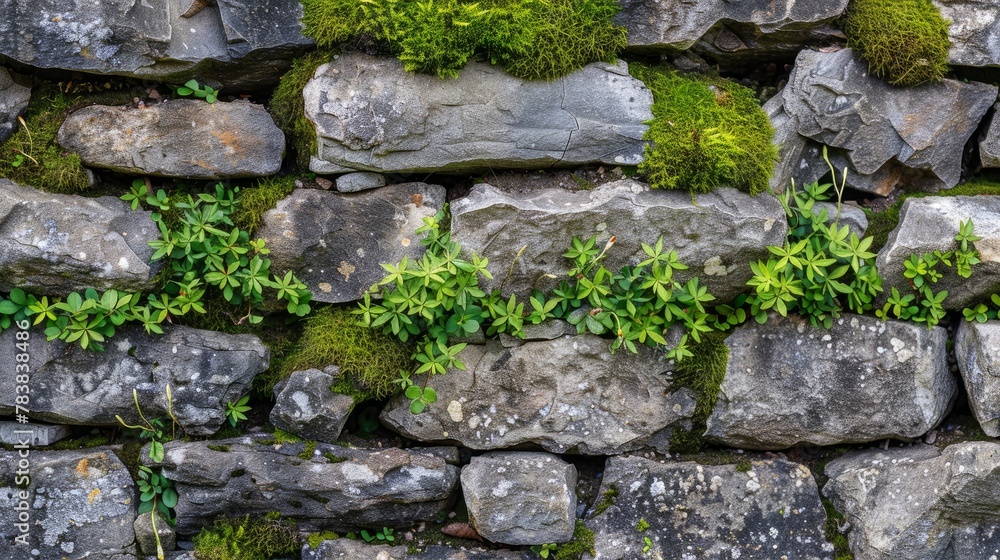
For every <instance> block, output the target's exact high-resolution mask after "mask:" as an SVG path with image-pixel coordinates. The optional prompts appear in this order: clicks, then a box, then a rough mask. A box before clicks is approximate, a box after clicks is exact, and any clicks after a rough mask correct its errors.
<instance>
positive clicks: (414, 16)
mask: <svg viewBox="0 0 1000 560" xmlns="http://www.w3.org/2000/svg"><path fill="white" fill-rule="evenodd" d="M302 7H303V10H304V14H305V15H304V17H303V19H302V21H303V23H304V25H305V33H306V35H309V36H311V37H313V38H314V39H315V40H316V43H317V45H319V46H320V47H333V46H336V45H338V44H340V43H344V42H347V41H350V40H352V39H356V38H363V39H365V40H367V41H376V42H379V43H381V44H384V45H385V46H386V47H387V48H388V50H389V51H390V52H392V53H393V54H395V55H396V56H398V57H399V59H400V60H401V61H402V62H403V67H404V68H405V69H406V70H409V71H416V72H426V73H434V74H437V75H438V76H440V77H442V78H445V77H454V76H456V75H457V74H458V71H459V70H461V69H462V68H463V67H464V66H465V65H466V64H467V63H468V62H469V60H472V59H473V58H475V57H476V56H479V55H482V56H484V57H485V58H487V59H488V60H490V61H491V62H492V63H494V64H500V65H502V66H504V67H505V68H506V69H507V71H508V72H510V73H511V74H513V75H515V76H518V77H521V78H526V79H543V80H546V79H552V78H556V77H559V76H563V75H565V74H568V73H569V72H572V71H573V70H576V69H578V68H581V67H583V66H584V65H585V64H587V63H589V62H596V61H601V60H603V61H609V62H610V61H613V60H614V59H615V57H616V55H617V53H618V51H620V50H621V49H622V48H624V47H625V45H626V39H625V29H624V28H622V27H619V26H616V25H614V24H613V23H612V22H611V21H612V19H613V18H614V16H615V14H617V13H618V11H619V9H620V6H619V5H618V2H617V1H615V0H479V1H472V0H439V1H438V2H433V1H428V2H421V1H419V0H373V1H372V2H356V1H355V0H303V2H302Z"/></svg>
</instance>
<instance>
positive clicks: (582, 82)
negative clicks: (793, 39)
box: [304, 53, 653, 173]
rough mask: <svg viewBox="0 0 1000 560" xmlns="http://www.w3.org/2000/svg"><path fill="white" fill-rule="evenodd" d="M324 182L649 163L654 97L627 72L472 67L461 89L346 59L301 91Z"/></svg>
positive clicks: (398, 68)
mask: <svg viewBox="0 0 1000 560" xmlns="http://www.w3.org/2000/svg"><path fill="white" fill-rule="evenodd" d="M304 96H305V112H306V117H307V118H308V119H309V120H310V121H311V122H312V123H313V124H314V125H315V127H316V133H317V140H318V154H317V155H316V156H315V157H313V159H312V162H311V163H310V169H312V170H313V171H315V172H317V173H344V172H347V171H351V170H362V171H377V172H409V173H412V172H432V171H433V172H442V171H447V172H456V173H458V172H472V171H477V170H485V169H488V168H489V169H537V168H540V167H550V166H554V165H560V166H578V165H580V164H584V163H607V164H619V165H620V164H627V165H636V164H638V163H639V162H640V161H641V160H642V153H643V147H644V145H645V144H644V142H643V141H642V136H643V134H645V132H646V129H647V125H646V124H644V123H645V122H646V121H648V120H650V119H652V118H653V115H652V110H651V106H652V102H653V99H652V94H651V93H650V91H649V90H648V89H646V87H645V85H643V83H642V82H640V81H639V80H637V79H635V78H633V77H631V76H630V75H629V73H628V69H627V67H626V65H625V63H624V62H622V63H619V64H605V63H595V64H590V65H588V66H586V67H584V68H583V69H581V70H578V71H576V72H573V73H572V74H569V75H568V76H565V77H563V78H558V79H555V80H550V81H525V80H521V79H518V78H515V77H513V76H511V75H510V74H508V73H506V72H504V71H503V69H501V68H500V67H498V66H492V65H489V64H486V63H483V62H472V63H470V64H469V65H468V66H466V67H465V69H464V70H462V72H461V73H460V74H459V75H458V77H457V78H456V79H454V80H444V81H442V80H441V79H440V78H438V77H437V76H430V75H425V74H417V73H413V72H404V71H403V64H402V63H401V62H400V61H398V60H394V59H390V58H385V57H382V58H376V57H371V56H367V55H364V54H361V53H350V54H344V55H341V56H340V58H339V59H337V60H336V61H334V62H331V63H329V64H326V65H324V66H321V67H320V68H319V69H318V70H317V71H316V74H315V75H314V77H313V79H312V80H310V82H309V84H308V85H307V86H306V88H305V91H304Z"/></svg>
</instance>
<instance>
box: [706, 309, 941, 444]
mask: <svg viewBox="0 0 1000 560" xmlns="http://www.w3.org/2000/svg"><path fill="white" fill-rule="evenodd" d="M946 339H947V333H946V332H945V329H943V328H941V327H935V328H933V329H931V330H928V329H927V328H926V327H924V326H922V325H920V324H918V323H909V322H901V321H885V322H883V321H881V320H880V319H876V318H874V317H863V316H859V315H852V314H844V315H843V316H841V318H840V319H837V320H835V321H834V324H833V327H832V328H831V329H829V330H825V329H816V328H813V327H812V326H811V325H809V322H808V321H807V320H806V319H803V318H801V317H788V318H782V317H780V316H778V315H772V316H770V317H769V318H768V321H767V323H765V324H763V325H759V324H757V323H755V322H750V323H747V324H746V325H744V326H741V327H738V328H736V330H735V331H734V332H733V334H732V335H731V336H730V337H729V338H727V339H726V346H727V347H728V348H729V363H728V364H727V366H726V377H725V379H724V380H723V382H722V387H721V389H720V391H719V400H718V402H717V403H716V405H715V409H714V410H713V411H712V415H711V417H709V419H708V429H707V430H706V432H705V436H706V437H708V438H710V439H712V440H715V441H718V442H721V443H724V444H726V445H731V446H734V447H745V448H751V449H783V448H786V447H792V446H794V445H798V444H800V443H811V444H816V445H834V444H839V443H862V442H867V441H875V440H880V439H886V438H915V437H920V436H922V435H924V434H925V433H927V432H928V431H930V430H931V429H932V428H933V427H934V426H936V425H937V423H938V422H940V421H941V419H942V418H943V417H944V415H945V414H946V413H947V412H948V410H949V409H950V407H951V404H952V402H953V401H954V399H955V395H956V392H957V382H956V380H955V378H954V376H952V374H951V372H950V371H949V370H948V365H947V361H946V351H945V341H946Z"/></svg>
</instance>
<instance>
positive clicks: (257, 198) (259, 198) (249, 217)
mask: <svg viewBox="0 0 1000 560" xmlns="http://www.w3.org/2000/svg"><path fill="white" fill-rule="evenodd" d="M294 190H295V177H293V176H290V175H289V176H285V177H265V178H263V179H261V180H259V181H258V182H257V185H256V186H253V187H246V188H244V189H241V190H240V204H239V206H237V207H236V210H235V211H234V212H233V215H232V218H231V219H232V220H233V225H235V226H236V227H238V228H240V229H244V230H246V231H248V232H250V234H251V235H253V233H254V232H256V231H257V228H258V227H259V226H260V222H261V221H262V220H263V219H264V212H267V211H268V210H270V209H272V208H274V207H275V205H277V204H278V201H280V200H281V199H282V198H285V197H286V196H288V195H290V194H292V191H294Z"/></svg>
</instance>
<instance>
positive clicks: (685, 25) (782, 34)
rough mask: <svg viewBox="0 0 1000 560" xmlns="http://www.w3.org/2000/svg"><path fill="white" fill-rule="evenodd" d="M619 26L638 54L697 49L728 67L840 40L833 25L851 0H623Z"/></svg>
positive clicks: (838, 32)
mask: <svg viewBox="0 0 1000 560" xmlns="http://www.w3.org/2000/svg"><path fill="white" fill-rule="evenodd" d="M621 4H622V10H621V12H619V13H618V15H617V17H616V18H615V23H617V24H619V25H622V26H624V27H625V28H626V29H628V45H629V48H630V49H632V50H637V51H645V52H648V51H654V52H655V51H664V50H667V51H674V50H687V49H692V50H694V51H695V52H697V53H698V54H700V55H703V56H705V57H707V58H711V59H712V60H713V61H718V62H721V63H723V64H726V63H729V64H735V63H740V62H745V61H749V60H754V59H760V58H766V57H769V56H770V57H774V56H781V55H785V56H789V55H792V54H795V53H797V52H799V50H801V49H802V47H803V46H805V45H822V44H826V43H828V42H830V41H837V40H841V39H842V38H843V37H844V36H843V34H842V33H841V32H840V31H838V30H837V29H836V28H834V27H833V26H832V25H830V24H831V23H832V22H833V20H835V19H837V18H838V17H840V15H841V14H843V13H844V9H845V8H846V7H847V0H834V1H827V0H797V1H794V0H793V1H791V2H773V1H770V0H749V1H740V2H732V1H730V0H701V1H698V2H662V1H659V0H623V1H622V3H621Z"/></svg>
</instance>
